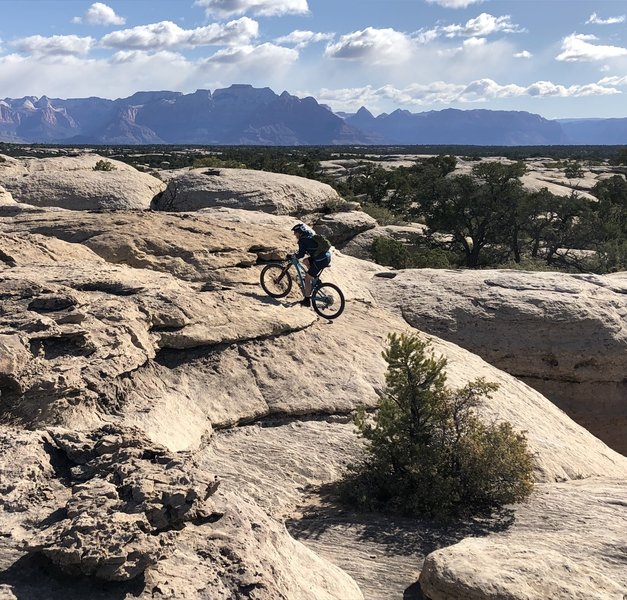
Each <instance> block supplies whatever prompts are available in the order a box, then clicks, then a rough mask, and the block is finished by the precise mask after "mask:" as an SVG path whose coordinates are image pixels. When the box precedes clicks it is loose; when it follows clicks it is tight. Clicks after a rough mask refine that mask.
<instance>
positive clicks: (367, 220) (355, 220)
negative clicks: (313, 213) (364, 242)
mask: <svg viewBox="0 0 627 600" xmlns="http://www.w3.org/2000/svg"><path fill="white" fill-rule="evenodd" d="M376 226H377V222H376V221H375V220H374V219H373V218H372V217H371V216H370V215H369V214H367V213H365V212H362V211H357V210H353V211H350V212H337V213H332V214H330V215H325V216H323V217H321V218H320V219H318V220H317V221H316V223H315V225H314V229H315V231H316V233H320V234H322V235H324V236H326V237H327V238H328V239H329V240H330V241H331V243H333V244H334V245H336V246H341V245H342V244H345V243H346V242H348V241H349V240H351V239H352V238H354V237H355V236H356V235H358V234H360V233H362V232H364V231H368V230H369V229H373V228H375V227H376Z"/></svg>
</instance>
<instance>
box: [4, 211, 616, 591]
mask: <svg viewBox="0 0 627 600" xmlns="http://www.w3.org/2000/svg"><path fill="white" fill-rule="evenodd" d="M0 214H2V212H1V211H0ZM4 214H6V215H7V216H5V217H2V218H1V219H0V231H2V233H3V238H4V240H5V241H4V244H5V246H4V247H6V249H7V253H8V252H9V251H10V250H11V249H13V248H15V249H14V250H12V254H11V256H10V258H11V260H10V261H8V262H4V263H0V274H1V277H0V300H1V302H2V308H3V310H2V312H1V313H0V314H1V316H0V358H1V360H0V388H1V395H0V411H1V414H2V421H3V422H4V423H5V425H3V427H2V430H1V432H2V436H3V437H2V438H1V440H2V448H3V452H2V453H1V454H0V456H2V460H3V461H5V462H4V463H3V465H2V472H3V473H7V474H8V479H6V481H7V482H8V484H7V487H6V490H5V492H6V493H5V494H4V495H3V499H2V501H1V502H0V503H1V506H2V513H1V514H2V516H1V517H0V523H1V528H2V534H3V535H2V536H0V566H1V568H2V572H0V586H2V587H0V590H1V591H2V593H4V594H5V595H6V596H7V597H9V598H10V597H24V596H27V597H29V598H35V599H39V598H45V597H46V594H48V596H49V595H50V593H51V591H50V590H52V593H55V594H58V595H59V594H61V593H63V594H64V595H65V597H68V598H70V599H71V600H73V599H74V598H81V597H94V598H96V597H98V598H116V597H117V598H129V599H130V598H131V597H139V598H149V597H151V596H152V595H154V594H155V593H156V592H155V590H157V589H158V590H159V593H160V594H161V595H162V596H165V597H172V598H176V597H186V598H188V597H189V598H198V599H201V598H203V599H204V598H211V599H213V598H225V599H226V598H245V597H252V598H257V599H262V598H263V599H265V598H277V599H278V598H290V599H292V598H294V599H300V598H303V599H304V598H311V599H313V598H329V599H331V598H337V599H352V598H355V599H357V598H360V597H361V592H360V591H359V590H358V589H357V588H356V587H355V584H354V582H353V581H352V580H351V578H350V577H348V576H347V575H346V574H345V573H343V572H342V571H340V570H339V569H337V567H334V566H333V565H331V564H330V563H329V562H328V561H327V560H324V559H323V558H319V557H316V556H315V555H313V554H312V553H311V552H310V551H308V550H307V549H306V548H305V547H304V546H303V545H302V544H299V543H297V542H294V540H292V539H291V538H290V537H289V536H288V535H287V533H286V531H285V528H284V526H283V520H284V519H285V518H286V516H289V515H292V514H293V511H294V510H295V509H296V507H297V505H298V504H299V503H301V502H302V501H303V498H304V495H303V493H304V488H306V487H307V486H309V487H310V488H311V487H312V486H313V487H316V486H319V485H321V484H326V483H332V482H333V481H334V480H336V479H337V478H338V477H339V476H340V474H341V471H342V468H343V465H344V464H345V462H346V461H349V460H351V459H352V457H354V456H355V452H357V451H358V448H359V441H358V439H357V438H356V436H355V433H354V430H353V428H352V426H351V425H350V423H347V422H346V421H347V419H348V418H349V415H350V412H351V411H352V410H353V409H354V408H355V407H357V406H360V405H366V406H374V404H375V402H376V400H377V397H378V394H379V393H380V392H381V390H382V386H383V374H384V371H385V362H384V361H383V359H382V357H381V354H380V353H381V350H382V348H383V347H384V344H385V339H386V336H387V334H388V333H389V332H390V331H411V328H410V327H409V326H408V325H407V323H406V322H405V321H404V320H403V319H401V318H399V317H398V316H397V315H394V314H392V313H391V312H390V311H388V310H385V309H384V308H381V307H379V306H377V305H376V303H375V301H374V299H373V296H372V294H371V292H370V290H369V288H371V287H373V286H374V287H373V289H375V290H376V284H375V283H373V281H371V279H372V276H373V275H374V273H376V272H377V271H379V268H378V267H377V266H376V265H373V264H371V263H366V262H362V261H359V260H357V259H354V258H351V257H345V256H343V255H341V254H339V253H338V254H337V255H336V257H335V259H334V265H333V267H332V269H331V270H330V271H329V272H328V273H325V278H327V275H328V278H330V279H333V280H335V281H336V282H337V283H338V284H339V285H341V287H342V288H343V289H344V290H345V292H346V295H347V297H348V299H349V303H348V308H347V311H346V313H345V315H343V316H342V318H341V319H340V320H338V321H337V322H335V323H329V322H326V321H323V320H319V319H317V318H315V315H314V314H313V313H312V312H311V311H308V310H305V309H302V308H300V307H298V306H295V305H294V302H295V300H297V297H296V296H294V297H290V298H287V299H285V300H283V301H274V300H271V299H269V298H267V297H265V296H264V295H263V294H262V292H261V290H260V289H259V286H258V276H259V270H260V267H259V266H258V265H257V264H256V262H257V257H260V258H269V257H272V256H275V255H279V256H280V255H282V254H284V253H285V252H286V251H287V250H289V249H290V248H291V247H292V246H293V244H294V242H293V238H292V236H291V233H290V231H289V229H290V226H291V224H292V222H293V220H292V218H289V217H278V216H274V215H268V214H263V213H261V214H260V213H256V212H253V211H237V210H228V209H212V210H207V211H202V212H199V213H195V214H165V213H152V212H118V213H115V214H108V213H74V212H71V211H59V210H49V211H48V210H43V209H37V210H35V211H33V210H26V211H20V210H16V209H15V208H14V209H12V210H10V211H8V212H6V213H4ZM375 281H378V278H377V280H375ZM433 346H434V349H435V351H436V352H437V353H438V354H444V355H445V356H447V358H448V360H449V381H450V383H451V384H452V385H455V386H458V385H463V383H465V382H467V381H469V380H471V379H474V378H475V377H477V376H485V377H486V378H487V379H489V380H491V381H495V382H497V383H499V384H500V388H499V390H498V392H497V393H495V394H494V397H493V399H492V400H490V401H489V402H486V403H484V405H483V406H482V407H481V408H480V411H481V414H482V416H484V417H485V418H489V419H491V418H494V419H508V420H511V421H512V422H513V423H514V424H515V426H516V427H517V428H518V429H523V430H526V431H527V432H528V437H529V441H530V445H531V447H532V449H533V450H534V452H535V454H536V456H537V475H538V478H539V479H540V480H541V481H545V482H546V485H547V488H546V490H547V492H548V493H549V494H552V493H553V492H552V490H553V489H554V488H553V486H554V484H553V483H552V482H554V481H569V480H575V483H577V480H579V479H580V478H589V477H593V476H604V477H608V476H609V477H615V478H621V479H624V478H625V477H626V476H627V459H625V458H624V457H622V456H620V455H618V454H617V453H615V452H613V451H611V450H609V449H608V448H607V447H606V446H604V444H602V443H601V442H600V441H599V440H597V439H596V438H594V437H593V436H592V435H590V434H589V433H588V432H587V431H585V430H584V429H583V428H581V427H579V426H578V425H576V424H575V423H573V422H572V421H571V420H570V419H568V417H566V415H564V413H562V412H561V411H560V410H559V409H557V408H556V407H555V406H553V405H552V404H550V403H549V402H548V401H547V400H546V399H545V398H543V397H542V396H541V395H540V394H539V393H538V392H535V391H534V390H532V389H531V388H529V387H528V386H526V385H525V384H523V383H521V382H520V381H518V380H516V379H514V378H513V377H512V376H510V375H507V374H506V373H504V372H501V371H498V370H497V369H495V368H494V367H491V366H490V365H488V364H487V363H485V362H484V361H483V360H481V359H480V358H478V357H476V356H474V355H472V354H470V353H469V352H467V351H465V350H462V349H461V348H459V347H458V346H455V345H453V344H451V343H448V342H444V341H441V340H438V339H437V338H434V339H433ZM312 365H315V369H313V368H312ZM247 423H248V424H250V425H244V424H247ZM24 425H28V427H30V428H32V429H34V431H32V432H27V431H24V430H23V429H22V427H23V426H24ZM67 429H70V430H71V433H68V431H67ZM128 448H131V449H132V451H131V450H128ZM136 451H137V452H136ZM127 454H128V456H127ZM21 457H27V460H20V458H21ZM172 461H173V462H174V463H175V464H176V465H178V466H177V468H181V469H182V470H183V471H184V472H186V473H188V478H189V479H190V481H191V482H192V483H191V484H190V487H186V488H184V490H185V491H184V493H183V491H181V490H179V489H178V488H177V487H176V486H174V485H171V484H170V483H168V481H169V480H168V479H167V469H165V467H166V465H168V464H169V463H170V462H172ZM144 463H146V464H144ZM159 465H161V467H160V466H159ZM131 467H132V468H131ZM160 468H163V469H164V472H163V473H161V472H160V471H159V469H160ZM215 476H217V477H218V478H219V479H220V480H221V483H220V485H219V488H217V489H213V488H212V487H211V485H210V484H211V482H212V481H214V478H215ZM120 478H122V479H121V481H123V482H124V481H130V482H131V483H129V485H128V487H124V486H122V487H123V488H124V491H123V492H119V491H115V495H116V496H117V499H116V498H115V497H114V489H113V488H112V487H111V486H114V487H115V486H116V484H119V482H120ZM4 481H5V480H3V485H4ZM141 481H144V482H146V483H147V485H148V488H145V487H142V486H141V485H139V483H138V482H141ZM194 481H195V482H202V485H205V486H207V485H208V486H209V489H211V491H212V493H211V494H209V496H208V497H207V498H204V500H206V501H207V505H206V506H205V505H204V504H202V503H201V502H200V501H199V500H198V501H197V500H196V497H198V498H201V497H203V496H204V494H206V492H204V494H203V491H202V490H203V488H202V487H196V484H194V483H193V482H194ZM150 482H153V483H150ZM589 483H590V486H591V487H590V489H592V490H593V488H594V486H595V485H598V489H599V490H603V489H604V487H603V486H604V485H605V484H601V483H598V484H597V483H594V480H590V482H589ZM153 484H154V485H155V486H157V488H158V485H157V484H160V485H165V486H166V487H168V490H169V492H168V493H169V494H170V495H171V499H170V500H168V504H167V505H168V506H170V505H172V507H178V508H179V509H180V511H181V514H182V515H184V523H185V525H184V527H182V528H180V527H179V526H178V525H177V526H176V527H174V528H173V529H171V530H169V531H161V530H157V533H156V539H161V538H162V536H163V535H166V534H167V535H166V537H165V538H164V539H163V544H161V543H160V544H159V547H157V546H155V545H154V544H153V543H152V542H154V541H155V540H153V539H152V538H153V537H155V536H150V540H149V542H150V543H148V545H147V546H146V545H145V544H144V543H143V542H141V540H142V539H143V538H141V536H139V537H137V538H135V539H134V540H133V543H140V542H141V544H140V547H139V549H138V547H137V546H132V545H131V546H129V545H128V544H129V543H130V542H129V541H127V540H126V538H125V537H124V536H123V533H124V529H123V524H124V523H127V522H128V521H127V520H128V516H125V515H141V514H143V515H144V517H142V518H145V519H147V520H148V523H149V524H150V527H159V526H158V525H155V523H159V522H160V521H158V520H156V516H155V515H158V514H159V510H161V509H160V508H159V505H158V504H157V505H156V506H155V501H154V498H155V496H154V495H153V491H151V490H152V488H151V486H152V485H153ZM186 485H187V484H186ZM115 489H116V490H118V489H119V488H117V487H116V488H115ZM190 494H191V495H190ZM181 495H182V496H184V500H185V501H183V500H182V499H181ZM100 496H101V497H102V501H101V502H94V499H95V498H96V497H100ZM159 497H160V498H163V497H162V496H159ZM204 500H203V501H204ZM121 501H124V502H122V503H121ZM17 508H20V510H17ZM155 510H156V512H154V511H155ZM79 512H81V513H84V515H83V516H84V518H85V519H88V517H89V518H90V519H91V521H89V522H88V523H87V525H86V524H85V522H83V521H77V522H74V521H72V520H73V519H75V518H78V517H79V514H78V513H79ZM111 515H116V516H115V519H114V521H115V523H117V524H119V525H120V527H114V528H113V529H107V527H105V524H107V523H109V524H110V523H111ZM151 519H152V520H151ZM185 519H186V520H185ZM144 527H148V526H144ZM297 529H298V527H297V526H296V525H293V529H292V530H293V531H295V535H296V534H297V533H296V530H297ZM147 531H150V529H149V528H148V529H147ZM301 531H302V529H301ZM484 533H485V532H484ZM75 534H77V535H79V538H80V539H82V540H83V541H84V542H85V545H84V546H83V547H84V548H92V547H98V548H101V547H102V548H104V549H105V550H106V548H107V546H106V544H105V539H106V538H112V539H113V540H118V541H119V543H118V547H117V548H112V549H111V550H108V551H103V555H102V558H99V559H98V560H105V561H109V562H108V564H113V565H115V573H118V574H119V573H130V572H133V570H134V569H135V570H136V569H137V568H138V567H137V560H138V559H139V558H141V560H143V561H144V562H143V563H142V564H143V565H145V570H144V571H143V574H142V575H140V576H138V577H139V579H138V578H137V577H136V578H134V579H131V580H126V581H122V582H120V583H119V584H117V585H118V587H107V586H109V585H112V584H107V586H104V587H102V586H101V585H100V584H97V583H96V582H95V581H94V580H93V578H92V577H93V576H90V577H89V578H87V579H78V580H75V579H59V576H58V575H54V573H56V571H54V570H52V575H51V574H49V573H50V567H48V571H46V569H45V568H44V566H43V565H42V563H41V562H40V561H41V559H40V556H41V554H42V553H44V554H46V553H48V554H47V555H48V556H49V557H50V559H51V560H53V562H54V561H58V564H61V563H63V565H65V568H66V572H67V571H70V572H76V570H77V569H78V571H79V572H83V573H84V572H90V573H91V571H89V569H90V568H92V566H93V559H94V555H89V556H88V555H85V556H81V554H80V552H79V553H78V556H76V555H73V560H74V562H73V563H72V564H70V565H69V566H68V562H67V561H66V559H65V558H63V556H64V554H63V552H64V551H63V550H62V548H63V543H62V542H63V540H67V539H72V536H75ZM575 534H576V532H575ZM138 535H139V534H138ZM80 536H85V537H80ZM98 536H100V538H99V537H98ZM118 536H119V537H118ZM93 539H101V540H102V543H99V544H96V546H92V545H90V544H91V542H90V540H93ZM303 539H305V541H307V539H308V536H306V535H305V536H304V537H303ZM309 539H311V542H310V543H311V544H312V547H315V548H316V551H317V552H319V553H320V554H321V555H322V554H324V553H325V550H324V544H320V543H318V544H315V543H314V541H315V540H314V539H313V536H309ZM458 539H459V538H458ZM486 539H488V540H490V539H491V536H489V537H488V538H486ZM575 539H576V538H575ZM355 540H356V538H354V537H350V536H346V539H345V542H344V543H345V546H344V551H343V552H344V554H346V553H347V552H348V553H349V555H350V553H358V547H359V546H358V545H356V544H355ZM448 540H449V538H446V540H442V541H441V542H440V544H443V543H446V541H448ZM455 541H457V540H455ZM521 543H522V542H521ZM621 543H623V542H622V541H621V538H620V535H618V536H617V538H616V540H615V543H613V544H612V546H610V547H601V546H599V547H598V548H597V550H595V554H594V557H595V558H594V560H593V562H591V560H589V559H587V558H585V557H583V558H581V557H580V555H579V554H574V553H572V556H576V557H577V558H578V560H579V559H580V560H581V563H582V565H584V566H585V565H586V564H590V565H592V566H595V565H596V561H597V559H598V560H599V561H601V560H602V558H603V557H609V556H612V552H614V551H615V549H616V547H620V544H621ZM24 544H26V546H25V545H24ZM436 547H438V544H436ZM25 548H30V552H26V550H25ZM547 549H549V550H551V551H554V552H563V553H564V556H570V555H571V552H570V550H569V549H568V547H566V548H562V546H561V543H560V539H559V538H558V537H556V538H555V539H553V540H552V541H551V542H550V545H549V542H547ZM126 550H132V552H126ZM379 550H381V548H379ZM137 552H140V553H139V554H137ZM327 556H328V557H329V558H332V559H334V560H337V556H338V554H337V552H329V553H328V554H327ZM399 556H405V557H406V558H405V560H399ZM540 558H541V557H540ZM418 560H419V553H417V552H416V551H414V550H412V551H411V553H409V554H407V553H405V555H403V554H402V553H400V554H399V553H398V552H397V553H396V554H395V555H394V556H391V557H389V556H387V554H386V553H383V552H381V554H380V556H379V557H378V559H376V560H375V559H370V563H368V561H367V560H365V559H361V558H358V559H357V560H355V561H346V564H349V563H351V562H352V563H354V564H356V565H366V564H370V565H372V566H375V567H376V568H375V569H374V570H373V573H375V574H376V573H382V572H385V571H386V570H387V569H389V568H390V566H391V565H395V566H394V568H395V569H396V570H397V571H398V572H399V573H402V574H403V576H404V577H407V578H408V579H405V585H406V586H409V585H410V584H412V583H413V582H414V581H415V577H417V573H416V572H415V570H416V565H417V564H419V562H417V561H418ZM538 560H540V559H538ZM140 562H141V561H140ZM495 563H496V561H495ZM411 564H413V567H412V566H410V565H411ZM90 565H92V566H90ZM386 565H387V566H386ZM343 566H345V565H344V564H343ZM582 568H583V567H582ZM595 568H596V566H595ZM498 571H499V566H498V563H496V564H495V566H494V572H495V573H497V572H498ZM412 573H414V574H413V575H412ZM604 573H605V576H606V577H607V578H609V579H612V578H613V577H614V575H613V574H612V569H611V568H610V567H608V568H607V569H605V568H604ZM354 575H355V577H357V578H358V579H359V581H360V586H361V588H362V589H363V590H369V592H368V593H369V594H370V595H369V597H370V598H385V597H386V590H385V589H383V590H382V589H381V588H380V587H379V588H378V590H377V585H378V584H375V583H374V582H373V580H372V577H373V576H372V575H370V576H368V575H367V574H366V569H365V568H364V569H361V570H359V569H358V570H356V572H355V573H354ZM70 577H73V576H72V575H70ZM412 577H414V579H411V578H412ZM399 580H400V581H402V579H401V578H399ZM618 581H619V583H620V580H618ZM397 583H398V585H401V584H400V582H397ZM395 585H396V584H395ZM394 589H398V588H394ZM72 594H74V596H72ZM387 597H389V596H387Z"/></svg>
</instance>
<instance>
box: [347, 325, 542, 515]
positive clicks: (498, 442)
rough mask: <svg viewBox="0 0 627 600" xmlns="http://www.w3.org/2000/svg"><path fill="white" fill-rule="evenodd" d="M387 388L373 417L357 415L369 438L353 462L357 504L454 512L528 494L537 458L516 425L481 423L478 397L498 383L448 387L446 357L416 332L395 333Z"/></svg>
mask: <svg viewBox="0 0 627 600" xmlns="http://www.w3.org/2000/svg"><path fill="white" fill-rule="evenodd" d="M383 357H384V358H385V360H386V362H387V363H388V370H387V373H386V391H385V394H384V395H383V396H382V398H381V400H380V403H379V409H378V412H377V413H376V414H375V415H374V417H371V416H369V415H368V414H366V413H365V412H364V411H361V412H360V413H359V414H358V415H357V417H356V424H357V427H358V431H359V433H360V435H361V436H362V437H363V438H364V439H365V441H366V454H365V456H364V458H363V460H362V461H361V462H360V463H358V464H356V465H353V466H352V467H351V474H350V475H349V477H348V478H347V486H346V487H345V489H346V490H347V494H348V497H349V498H350V499H351V500H352V501H354V502H356V503H357V504H358V505H360V506H362V507H366V508H370V509H372V508H377V509H384V510H391V511H395V512H402V513H406V514H427V515H432V516H450V515H452V514H457V513H473V512H477V511H483V510H489V509H491V508H494V507H499V506H502V505H504V504H508V503H512V502H518V501H522V500H524V499H525V498H526V497H527V496H528V495H529V494H530V492H531V490H532V487H533V461H532V457H531V455H530V453H529V450H528V448H527V442H526V438H525V435H524V434H523V433H518V432H515V431H514V429H513V427H512V426H511V424H509V423H507V422H505V423H498V424H496V423H491V424H484V423H482V422H481V421H480V420H479V418H478V417H477V415H476V412H475V408H476V407H477V406H478V405H479V403H480V402H481V401H483V400H485V399H486V398H489V397H490V395H491V394H492V393H493V392H494V391H496V389H497V388H498V386H497V385H496V384H493V383H488V382H486V381H485V380H483V379H477V380H475V381H472V382H470V383H468V384H467V385H466V386H464V387H463V388H461V389H457V390H453V389H451V388H449V387H447V386H446V372H445V367H446V364H447V361H446V359H445V358H436V357H435V355H434V354H433V352H432V351H431V349H430V347H429V345H428V343H427V342H424V341H422V340H421V339H420V338H419V337H418V336H416V335H404V334H401V335H396V334H392V335H390V336H389V345H388V348H387V349H386V350H385V352H384V353H383Z"/></svg>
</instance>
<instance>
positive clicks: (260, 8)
mask: <svg viewBox="0 0 627 600" xmlns="http://www.w3.org/2000/svg"><path fill="white" fill-rule="evenodd" d="M194 4H196V5H197V6H202V7H203V8H204V9H205V12H206V14H207V16H210V15H215V16H218V17H230V16H232V15H243V14H247V13H252V14H255V15H259V16H263V17H272V16H283V15H290V14H306V13H308V12H309V6H308V5H307V0H196V2H195V3H194Z"/></svg>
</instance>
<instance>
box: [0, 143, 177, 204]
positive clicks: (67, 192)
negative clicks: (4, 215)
mask: <svg viewBox="0 0 627 600" xmlns="http://www.w3.org/2000/svg"><path fill="white" fill-rule="evenodd" d="M7 158H8V157H7ZM99 161H101V164H102V163H105V164H106V163H108V165H109V166H110V167H111V170H95V169H97V167H96V165H97V164H98V162H99ZM0 185H2V186H3V187H4V188H6V190H8V191H9V192H10V193H11V194H12V196H13V199H14V200H15V201H17V202H23V203H25V204H31V205H35V206H57V207H61V208H67V209H70V210H120V209H129V208H132V209H147V208H149V207H150V202H151V201H152V199H153V197H154V196H155V195H156V194H158V193H159V192H161V191H163V190H164V189H165V184H164V183H163V182H162V181H160V180H159V179H157V178H156V177H153V176H152V175H148V174H146V173H140V172H139V171H137V169H135V168H134V167H131V166H129V165H127V164H126V163H123V162H120V161H117V160H113V159H110V158H103V157H101V156H98V155H97V154H83V155H81V156H73V157H69V156H65V157H55V158H42V159H20V160H18V159H10V160H5V161H4V162H0Z"/></svg>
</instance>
